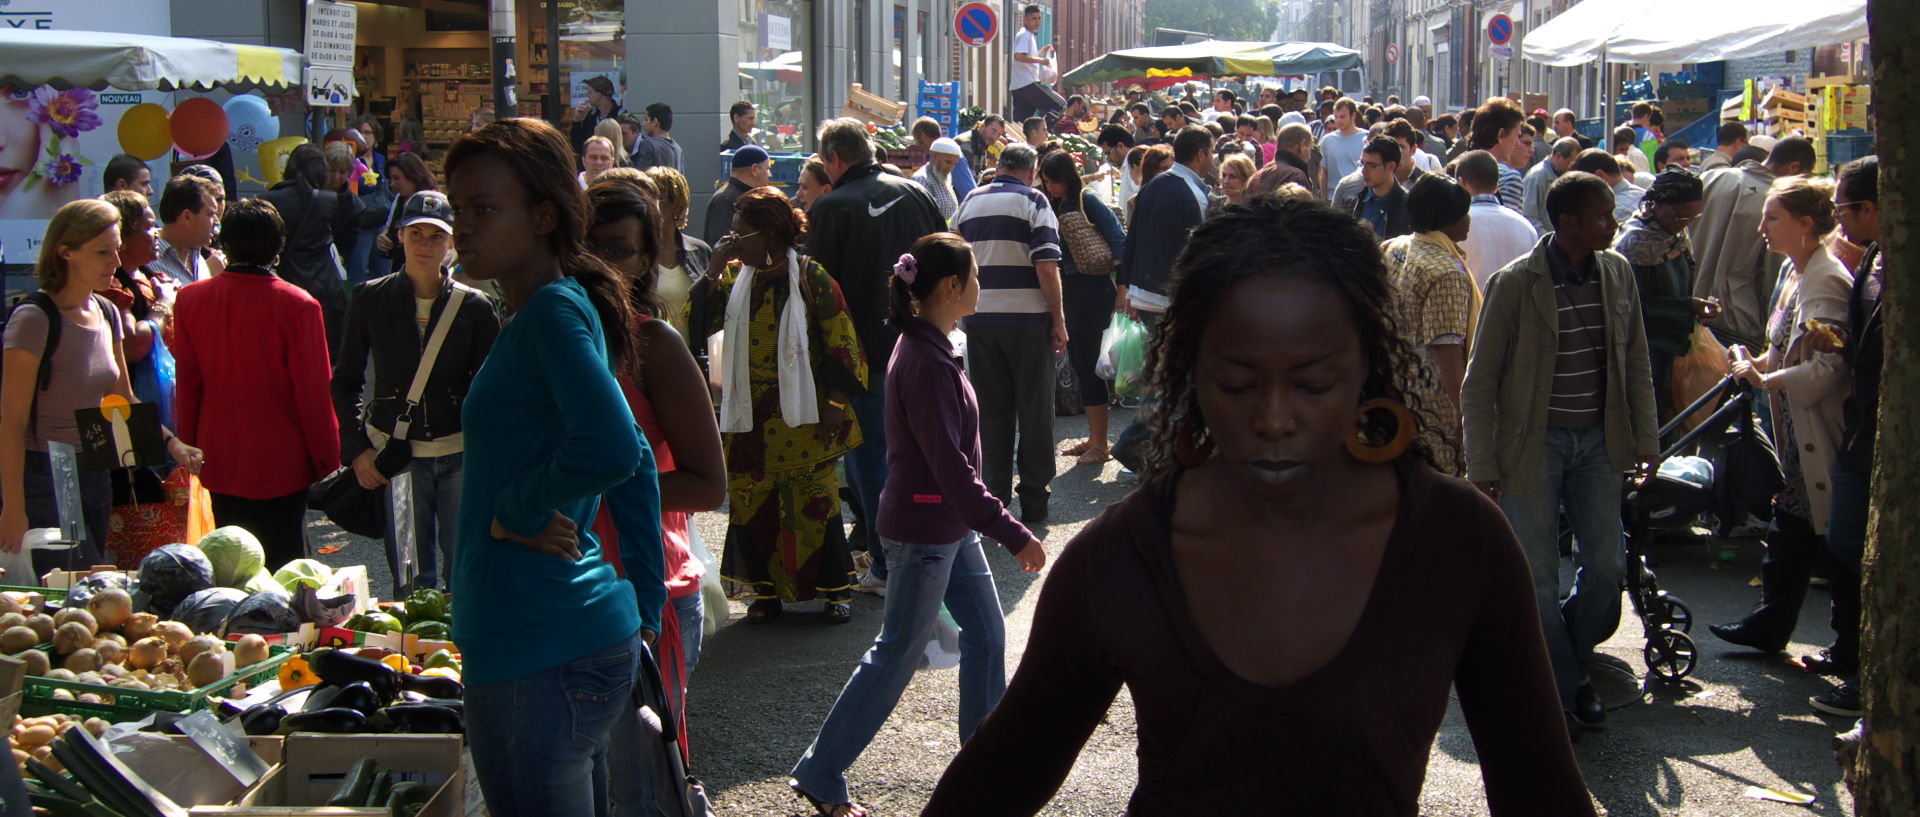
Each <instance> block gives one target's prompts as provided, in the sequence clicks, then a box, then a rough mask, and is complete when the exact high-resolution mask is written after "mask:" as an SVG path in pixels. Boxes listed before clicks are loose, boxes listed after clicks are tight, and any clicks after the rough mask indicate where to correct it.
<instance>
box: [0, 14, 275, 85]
mask: <svg viewBox="0 0 1920 817" xmlns="http://www.w3.org/2000/svg"><path fill="white" fill-rule="evenodd" d="M0 54H5V55H6V57H5V58H4V59H0V84H10V85H15V86H19V87H25V88H34V87H38V86H40V85H52V86H53V87H55V88H59V89H63V90H64V89H66V88H73V87H76V86H77V87H83V88H90V89H93V90H95V91H98V90H102V89H105V88H108V87H113V88H119V89H121V90H126V91H155V90H157V91H175V90H186V89H191V90H201V91H207V90H212V89H214V88H225V89H227V90H231V91H245V90H249V89H252V88H267V89H284V88H291V87H297V86H299V85H300V84H301V82H302V78H301V76H300V69H301V67H302V66H303V65H304V64H305V62H306V59H305V57H303V56H301V54H300V52H298V51H293V50H290V49H286V48H268V47H266V46H258V45H238V44H235V43H223V42H217V41H214V40H198V39H192V38H188V37H152V36H148V35H144V34H114V33H110V32H104V31H26V30H16V29H0Z"/></svg>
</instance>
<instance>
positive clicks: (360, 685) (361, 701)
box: [333, 681, 385, 715]
mask: <svg viewBox="0 0 1920 817" xmlns="http://www.w3.org/2000/svg"><path fill="white" fill-rule="evenodd" d="M384 703H385V702H384V701H381V700H380V696H379V695H378V694H377V693H375V692H374V691H373V687H371V686H368V685H367V682H365V681H356V682H354V683H351V684H348V685H346V686H343V687H341V688H340V693H339V694H338V695H335V696H333V706H337V707H345V708H347V709H352V710H356V711H358V712H359V713H360V714H362V715H372V714H373V713H375V712H378V711H380V707H381V706H382V705H383V704H384Z"/></svg>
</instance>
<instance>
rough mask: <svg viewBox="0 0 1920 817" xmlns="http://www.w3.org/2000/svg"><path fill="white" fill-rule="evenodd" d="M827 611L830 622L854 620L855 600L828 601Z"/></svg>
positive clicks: (842, 622)
mask: <svg viewBox="0 0 1920 817" xmlns="http://www.w3.org/2000/svg"><path fill="white" fill-rule="evenodd" d="M826 613H827V623H828V624H845V623H847V622H849V621H852V620H853V602H848V601H830V602H827V610H826Z"/></svg>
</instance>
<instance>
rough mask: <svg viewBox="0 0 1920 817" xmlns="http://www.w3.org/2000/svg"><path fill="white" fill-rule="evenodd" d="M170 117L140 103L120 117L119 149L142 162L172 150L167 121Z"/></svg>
mask: <svg viewBox="0 0 1920 817" xmlns="http://www.w3.org/2000/svg"><path fill="white" fill-rule="evenodd" d="M169 116H171V114H168V113H167V109H166V108H162V107H160V106H159V105H156V104H154V103H152V102H142V103H140V104H138V105H135V106H133V107H131V108H128V109H127V112H126V113H124V114H121V115H120V149H121V150H124V151H126V152H127V153H128V154H129V155H132V156H133V157H134V158H136V159H139V160H140V161H143V162H151V161H153V160H155V159H158V158H160V157H162V156H165V155H166V154H167V151H168V150H170V149H172V148H173V133H172V131H171V130H170V129H169V127H168V123H167V119H168V117H169Z"/></svg>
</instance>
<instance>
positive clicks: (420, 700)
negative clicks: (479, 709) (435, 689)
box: [394, 693, 467, 717]
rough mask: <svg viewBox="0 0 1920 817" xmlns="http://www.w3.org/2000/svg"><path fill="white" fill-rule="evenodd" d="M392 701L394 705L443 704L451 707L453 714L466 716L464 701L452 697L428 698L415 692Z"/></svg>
mask: <svg viewBox="0 0 1920 817" xmlns="http://www.w3.org/2000/svg"><path fill="white" fill-rule="evenodd" d="M394 703H395V705H398V704H403V703H409V704H433V705H434V706H444V707H446V708H448V709H451V710H453V712H454V714H456V715H459V716H461V717H466V714H467V704H466V702H465V701H459V700H455V699H452V698H428V697H426V696H424V695H420V694H417V693H409V694H408V695H405V696H403V697H402V699H401V700H399V701H395V702H394Z"/></svg>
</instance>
